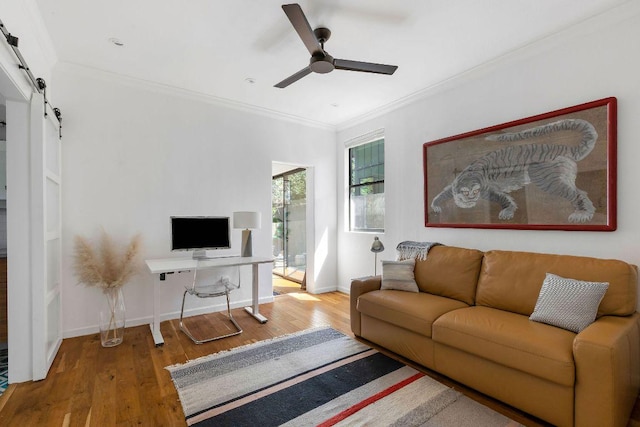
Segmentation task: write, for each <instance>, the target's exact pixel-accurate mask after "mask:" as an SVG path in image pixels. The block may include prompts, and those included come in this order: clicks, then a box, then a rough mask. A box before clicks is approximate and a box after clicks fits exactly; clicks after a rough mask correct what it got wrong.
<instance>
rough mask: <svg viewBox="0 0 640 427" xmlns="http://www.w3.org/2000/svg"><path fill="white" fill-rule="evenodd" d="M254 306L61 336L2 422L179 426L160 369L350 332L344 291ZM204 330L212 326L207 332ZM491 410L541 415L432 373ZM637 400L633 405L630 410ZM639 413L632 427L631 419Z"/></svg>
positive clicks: (525, 420) (11, 398) (14, 395)
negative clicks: (227, 318)
mask: <svg viewBox="0 0 640 427" xmlns="http://www.w3.org/2000/svg"><path fill="white" fill-rule="evenodd" d="M260 311H261V313H263V314H264V315H265V316H267V318H269V321H268V322H267V323H266V324H263V325H261V324H259V323H258V322H256V321H255V320H254V319H252V318H251V317H250V316H249V315H248V314H247V313H246V312H245V311H244V310H242V309H236V310H233V315H234V317H235V318H236V320H237V321H238V322H239V323H240V325H241V326H242V327H243V329H244V332H243V333H242V334H240V335H238V336H235V337H231V338H227V339H223V340H220V341H213V342H210V343H206V344H202V345H195V344H193V342H192V341H191V340H190V339H189V338H188V337H187V336H185V335H184V334H183V333H182V332H180V330H179V327H178V321H177V320H171V321H166V322H162V324H161V325H160V329H161V331H162V334H163V335H164V339H165V345H164V346H162V347H155V346H154V343H153V340H152V338H151V334H150V332H149V327H148V326H138V327H134V328H127V330H126V331H125V338H124V342H123V343H122V344H121V345H119V346H117V347H113V348H102V347H101V345H100V339H99V337H98V335H97V334H96V335H88V336H84V337H77V338H70V339H66V340H64V341H63V343H62V346H61V347H60V351H59V353H58V355H57V357H56V359H55V361H54V363H53V366H52V367H51V371H50V372H49V375H48V377H47V379H45V380H43V381H38V382H26V383H20V384H12V385H10V386H9V389H8V390H7V391H6V392H5V394H4V395H2V397H0V425H2V426H17V427H18V426H20V427H21V426H100V427H103V426H132V425H142V426H184V425H186V423H185V421H184V414H183V412H182V408H181V406H180V402H179V400H178V395H177V393H176V390H175V388H174V386H173V383H172V382H171V378H170V376H169V373H168V371H166V370H165V369H164V368H165V367H166V366H169V365H173V364H176V363H184V362H187V361H188V360H192V359H195V358H198V357H201V356H205V355H208V354H211V353H215V352H218V351H221V350H227V349H230V348H234V347H237V346H240V345H245V344H250V343H252V342H257V341H261V340H265V339H269V338H273V337H277V336H280V335H284V334H288V333H292V332H296V331H300V330H303V329H307V328H311V327H315V326H322V325H331V326H332V327H334V328H335V329H338V330H340V331H342V332H344V333H345V334H348V335H352V334H351V331H350V324H349V297H348V295H345V294H342V293H338V292H333V293H327V294H322V295H311V294H306V293H291V294H285V295H280V296H278V297H277V298H276V301H275V302H274V303H270V304H263V305H261V306H260ZM222 316H223V315H222V314H221V313H212V314H207V315H203V316H196V317H192V318H189V319H187V321H188V327H189V328H190V329H191V330H192V332H193V333H194V334H196V335H197V334H198V332H199V331H200V332H201V331H202V330H204V329H205V328H214V329H217V331H215V332H218V331H221V329H220V328H226V323H225V322H224V319H223V318H222ZM209 332H210V331H209ZM426 372H427V373H428V374H430V375H432V376H434V377H435V378H437V379H438V380H440V381H442V382H445V383H446V384H448V385H450V386H453V387H454V388H456V389H458V390H460V391H462V392H464V393H465V394H467V395H469V396H470V397H472V398H474V399H476V400H479V401H480V402H481V403H483V404H485V405H487V406H490V407H491V408H493V409H494V410H497V411H499V412H502V413H504V414H505V415H507V416H509V417H511V418H512V419H514V420H516V421H518V422H520V423H522V424H525V425H527V426H540V425H544V424H542V423H540V422H539V421H537V420H535V419H533V418H530V417H527V416H526V415H524V414H522V413H520V412H518V411H516V410H514V409H512V408H509V407H506V406H505V405H502V404H500V403H498V402H495V401H494V400H492V399H490V398H487V397H485V396H482V395H480V394H478V393H475V392H473V391H472V390H469V389H466V388H465V387H462V386H460V385H458V384H456V383H453V382H452V381H450V380H448V379H446V378H443V377H442V376H439V375H437V374H435V373H433V372H430V371H426ZM638 408H639V406H638V405H636V409H638ZM638 420H640V411H638V410H636V411H635V412H634V417H633V419H632V421H631V423H630V425H637V422H638Z"/></svg>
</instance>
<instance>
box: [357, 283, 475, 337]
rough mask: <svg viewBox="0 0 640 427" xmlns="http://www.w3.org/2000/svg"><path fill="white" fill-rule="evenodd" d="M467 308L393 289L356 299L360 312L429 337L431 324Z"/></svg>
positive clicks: (430, 296) (442, 299)
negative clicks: (456, 310)
mask: <svg viewBox="0 0 640 427" xmlns="http://www.w3.org/2000/svg"><path fill="white" fill-rule="evenodd" d="M462 307H468V306H467V304H465V303H463V302H460V301H458V300H454V299H450V298H443V297H439V296H436V295H431V294H427V293H424V292H419V293H411V292H403V291H395V290H380V291H373V292H367V293H366V294H364V295H361V296H360V298H358V305H357V309H358V311H359V312H360V313H362V314H366V315H367V316H370V317H374V318H376V319H380V320H383V321H385V322H388V323H391V324H392V325H396V326H399V327H401V328H405V329H408V330H410V331H413V332H416V333H418V334H421V335H424V336H426V337H431V326H432V324H433V321H434V320H436V319H437V318H438V317H440V316H441V315H442V314H444V313H446V312H448V311H451V310H455V309H457V308H462Z"/></svg>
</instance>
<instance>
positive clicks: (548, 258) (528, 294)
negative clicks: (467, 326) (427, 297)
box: [418, 251, 638, 317]
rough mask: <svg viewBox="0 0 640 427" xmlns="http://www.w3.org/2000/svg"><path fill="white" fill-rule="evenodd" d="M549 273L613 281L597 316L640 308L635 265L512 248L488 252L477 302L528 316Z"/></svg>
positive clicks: (630, 312)
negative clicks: (637, 298) (637, 300)
mask: <svg viewBox="0 0 640 427" xmlns="http://www.w3.org/2000/svg"><path fill="white" fill-rule="evenodd" d="M547 273H553V274H556V275H558V276H561V277H571V278H573V279H576V280H585V281H589V282H609V288H608V289H607V292H606V294H605V296H604V298H603V299H602V302H601V303H600V307H599V308H598V315H597V317H600V316H603V315H605V314H606V315H616V316H627V315H630V314H632V313H634V312H635V311H636V294H637V286H638V285H637V284H638V272H637V268H636V267H635V266H634V265H631V264H627V263H626V262H624V261H619V260H611V259H599V258H589V257H578V256H571V255H552V254H538V253H530V252H511V251H488V252H485V254H484V259H483V261H482V269H481V271H480V277H479V278H478V289H477V293H476V304H477V305H484V306H487V307H493V308H499V309H502V310H507V311H512V312H514V313H520V314H523V315H525V316H527V317H528V316H530V315H531V313H533V309H534V307H535V305H536V302H537V300H538V295H539V294H540V289H541V288H542V283H543V282H544V279H545V276H546V274H547ZM418 285H419V283H418Z"/></svg>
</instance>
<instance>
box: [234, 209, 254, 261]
mask: <svg viewBox="0 0 640 427" xmlns="http://www.w3.org/2000/svg"><path fill="white" fill-rule="evenodd" d="M260 219H261V215H260V212H234V213H233V228H241V229H242V249H241V252H240V256H243V257H250V256H253V249H252V245H251V229H259V228H260Z"/></svg>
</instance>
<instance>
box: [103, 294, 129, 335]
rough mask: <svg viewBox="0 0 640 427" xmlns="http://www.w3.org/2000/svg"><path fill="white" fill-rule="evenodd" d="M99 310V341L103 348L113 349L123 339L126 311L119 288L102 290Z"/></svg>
mask: <svg viewBox="0 0 640 427" xmlns="http://www.w3.org/2000/svg"><path fill="white" fill-rule="evenodd" d="M103 292H104V296H105V298H104V301H103V303H102V307H101V309H100V341H101V342H102V346H103V347H115V346H117V345H118V344H120V343H121V342H122V339H123V338H124V322H125V315H126V310H125V306H124V296H123V295H122V289H121V288H106V289H104V291H103Z"/></svg>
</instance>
